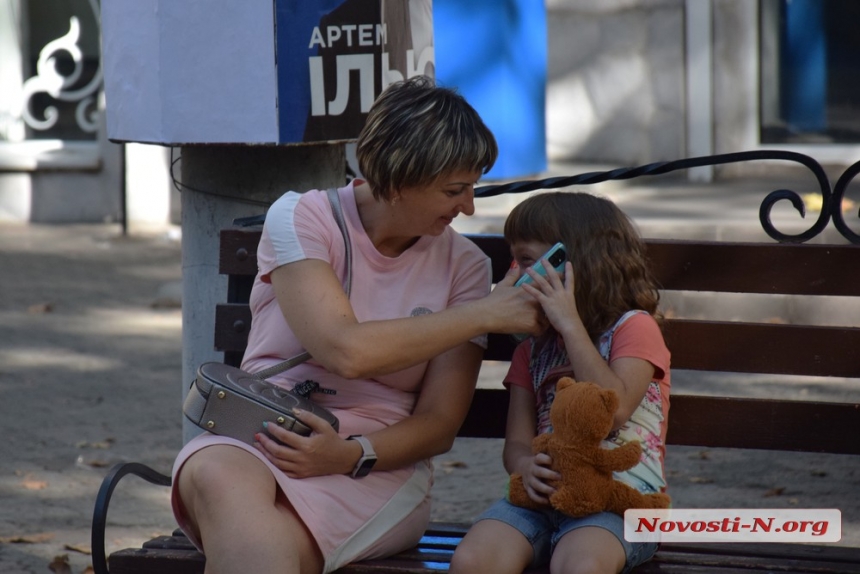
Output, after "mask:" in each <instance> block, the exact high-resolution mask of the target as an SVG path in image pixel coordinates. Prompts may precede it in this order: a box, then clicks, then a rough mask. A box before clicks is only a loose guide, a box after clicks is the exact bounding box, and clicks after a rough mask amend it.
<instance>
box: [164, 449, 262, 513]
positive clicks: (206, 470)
mask: <svg viewBox="0 0 860 574" xmlns="http://www.w3.org/2000/svg"><path fill="white" fill-rule="evenodd" d="M255 468H257V469H258V470H259V472H254V470H253V469H255ZM177 480H178V488H179V495H180V497H181V498H182V500H183V501H184V502H185V504H186V505H188V504H193V502H192V501H193V500H199V501H203V502H206V501H212V500H223V499H224V497H225V495H228V493H230V492H236V486H237V485H249V484H258V482H259V481H262V482H263V483H267V482H272V483H273V482H274V478H273V477H272V476H271V473H270V472H269V471H268V468H266V466H265V465H264V464H263V463H262V462H261V461H260V460H259V459H258V458H257V457H255V456H254V455H252V454H251V453H249V452H246V451H244V450H242V449H239V448H236V447H232V446H226V445H216V446H210V447H207V448H204V449H202V450H200V451H198V452H196V453H194V454H193V455H191V457H190V458H189V459H188V460H187V461H186V462H185V464H184V465H183V466H182V469H181V470H180V472H179V476H178V478H177ZM258 486H262V485H260V484H258ZM241 490H242V491H245V492H249V491H250V489H247V488H243V489H241Z"/></svg>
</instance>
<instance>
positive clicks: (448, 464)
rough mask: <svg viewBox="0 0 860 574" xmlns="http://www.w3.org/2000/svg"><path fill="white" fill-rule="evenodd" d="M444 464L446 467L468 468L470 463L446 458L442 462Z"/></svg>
mask: <svg viewBox="0 0 860 574" xmlns="http://www.w3.org/2000/svg"><path fill="white" fill-rule="evenodd" d="M442 466H443V467H445V468H468V467H469V465H468V464H466V463H465V462H463V461H462V460H446V461H443V462H442Z"/></svg>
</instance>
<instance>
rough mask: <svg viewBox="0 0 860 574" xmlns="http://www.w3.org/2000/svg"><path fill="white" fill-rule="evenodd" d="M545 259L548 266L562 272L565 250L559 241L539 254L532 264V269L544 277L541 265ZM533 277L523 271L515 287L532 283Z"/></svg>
mask: <svg viewBox="0 0 860 574" xmlns="http://www.w3.org/2000/svg"><path fill="white" fill-rule="evenodd" d="M544 259H546V260H547V261H548V262H549V264H550V266H551V267H552V268H553V269H555V270H556V271H557V272H558V273H560V274H563V273H564V262H565V261H567V250H566V249H565V248H564V245H563V244H561V243H556V244H555V245H553V246H552V247H550V250H549V251H547V252H546V253H544V254H543V256H541V258H540V259H538V261H537V262H536V263H535V264H534V265H532V269H534V270H535V272H537V274H538V275H540V276H542V277H546V269H545V268H544V266H543V260H544ZM533 281H534V279H532V278H531V276H530V275H529V274H528V273H524V274H523V276H522V277H520V278H519V280H518V281H517V282H516V283H515V286H516V287H519V286H520V285H523V284H525V283H532V282H533Z"/></svg>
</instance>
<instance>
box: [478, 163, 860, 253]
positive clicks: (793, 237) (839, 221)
mask: <svg viewBox="0 0 860 574" xmlns="http://www.w3.org/2000/svg"><path fill="white" fill-rule="evenodd" d="M760 160H782V161H790V162H795V163H798V164H801V165H803V166H804V167H806V168H807V169H809V171H810V172H812V175H813V176H814V177H815V180H816V181H817V183H818V187H819V190H818V191H819V192H820V193H821V210H820V211H819V214H818V218H817V219H816V220H815V222H814V223H813V224H812V226H811V227H810V228H809V229H807V230H805V231H803V232H801V233H797V234H788V233H783V232H781V231H779V230H778V229H776V227H775V226H774V224H773V223H772V222H771V211H772V210H773V207H774V206H775V205H776V204H777V203H778V202H779V201H782V200H787V201H789V202H790V203H791V205H792V206H793V207H794V208H795V210H797V212H798V213H799V214H800V216H801V217H805V216H806V205H805V204H804V201H803V198H802V197H801V196H800V194H798V193H797V192H796V191H794V190H791V189H777V190H774V191H771V192H770V193H768V194H767V195H766V196H765V197H764V199H763V200H762V203H761V206H760V208H759V221H760V223H761V226H762V228H763V229H764V231H765V233H767V234H768V236H769V237H772V238H773V239H775V240H777V241H779V242H781V243H805V242H807V241H809V240H810V239H812V238H813V237H815V236H817V235H819V234H820V233H821V232H822V231H824V229H825V228H826V227H827V224H828V222H829V221H830V219H831V217H832V218H833V221H834V225H835V227H836V228H837V229H838V230H839V232H840V233H841V234H842V236H843V237H845V238H846V239H848V241H850V242H851V243H860V235H858V234H857V233H855V232H853V231H852V230H851V229H849V227H848V225H847V224H846V222H845V220H844V217H843V211H842V209H841V207H842V202H843V200H844V196H845V193H846V190H847V187H848V184H849V183H850V182H851V180H852V179H853V178H854V176H855V175H857V173H860V161H858V162H857V163H855V164H853V165H852V166H850V167H849V168H848V169H847V170H846V171H845V173H844V174H843V175H842V176H841V177H840V178H839V181H838V182H837V184H836V187H835V191H831V187H830V181H829V180H828V178H827V174H826V172H825V171H824V168H823V167H822V166H821V164H820V163H818V162H817V161H816V160H814V159H813V158H811V157H809V156H807V155H804V154H800V153H796V152H791V151H782V150H756V151H744V152H737V153H727V154H720V155H712V156H703V157H694V158H688V159H681V160H676V161H667V162H657V163H651V164H648V165H643V166H639V167H631V168H619V169H613V170H609V171H600V172H588V173H582V174H578V175H572V176H561V177H550V178H546V179H540V180H526V181H514V182H510V183H504V184H499V185H486V186H481V187H478V188H476V189H475V197H492V196H496V195H501V194H505V193H523V192H528V191H536V190H540V189H558V188H563V187H570V186H574V185H590V184H594V183H601V182H604V181H609V180H624V179H632V178H635V177H641V176H653V175H662V174H666V173H670V172H673V171H679V170H683V169H690V168H693V167H702V166H715V165H723V164H729V163H739V162H745V161H760Z"/></svg>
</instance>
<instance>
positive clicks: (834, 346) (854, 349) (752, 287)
mask: <svg viewBox="0 0 860 574" xmlns="http://www.w3.org/2000/svg"><path fill="white" fill-rule="evenodd" d="M469 237H470V238H471V239H472V240H473V241H475V243H476V244H477V245H478V246H479V247H481V249H483V250H484V252H485V253H487V254H488V255H489V256H490V257H491V259H492V262H493V276H494V281H497V280H499V279H500V278H501V277H503V276H504V273H505V272H506V271H507V269H508V267H509V265H510V261H511V258H510V254H509V251H508V248H507V246H506V245H505V243H504V240H503V239H502V238H501V237H500V236H498V235H474V236H469ZM259 238H260V231H259V230H247V229H226V230H223V231H222V232H221V248H220V272H221V273H222V274H225V275H227V276H228V278H229V279H228V302H227V303H225V304H221V305H219V306H218V308H217V310H216V326H215V347H216V349H218V350H221V351H224V353H225V361H226V362H228V363H231V364H238V362H239V361H240V360H241V356H242V353H243V352H244V349H245V345H246V342H247V334H248V329H249V327H250V325H251V314H250V310H249V308H248V305H247V302H248V296H249V294H250V290H251V285H252V283H253V279H254V275H255V274H256V272H257V259H256V249H257V243H258V242H259ZM646 244H647V250H648V251H647V253H648V259H649V261H650V264H651V266H652V270H653V272H654V274H655V276H656V278H657V280H658V282H659V283H660V285H661V286H662V289H663V290H664V291H666V292H668V291H709V292H723V293H758V294H765V295H800V296H842V297H860V246H858V245H799V244H788V243H774V244H766V243H723V242H719V243H717V242H707V241H674V240H654V239H649V240H646ZM663 329H664V335H665V337H666V343H667V345H668V347H669V349H670V351H671V352H672V368H673V370H676V369H689V370H693V371H716V372H735V373H761V374H768V375H783V374H791V375H804V376H823V377H848V378H858V379H860V329H858V328H854V327H833V326H820V325H795V324H791V325H789V324H781V323H754V322H745V321H722V320H721V321H713V320H690V319H677V318H672V317H667V318H666V319H665V322H664V326H663ZM513 348H514V343H513V341H512V339H511V338H510V337H508V336H504V335H490V346H489V349H488V350H487V352H486V354H485V359H488V360H495V361H509V360H510V357H511V352H512V351H513ZM506 413H507V393H506V391H504V390H501V389H478V390H477V391H476V395H475V399H474V401H473V403H472V407H471V409H470V413H469V416H468V417H467V420H466V422H465V423H464V424H463V427H462V428H461V430H460V436H470V437H488V438H499V437H503V436H504V430H505V417H506ZM669 420H670V424H669V434H668V437H667V441H668V442H669V443H670V444H677V445H690V446H703V447H712V448H716V447H734V448H753V449H774V450H793V451H808V452H833V453H851V454H860V441H858V440H856V433H857V431H858V430H860V404H857V403H824V402H814V401H796V400H793V401H788V400H781V399H778V398H771V399H749V398H737V397H718V396H701V395H683V394H673V395H672V397H671V415H670V419H669Z"/></svg>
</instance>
